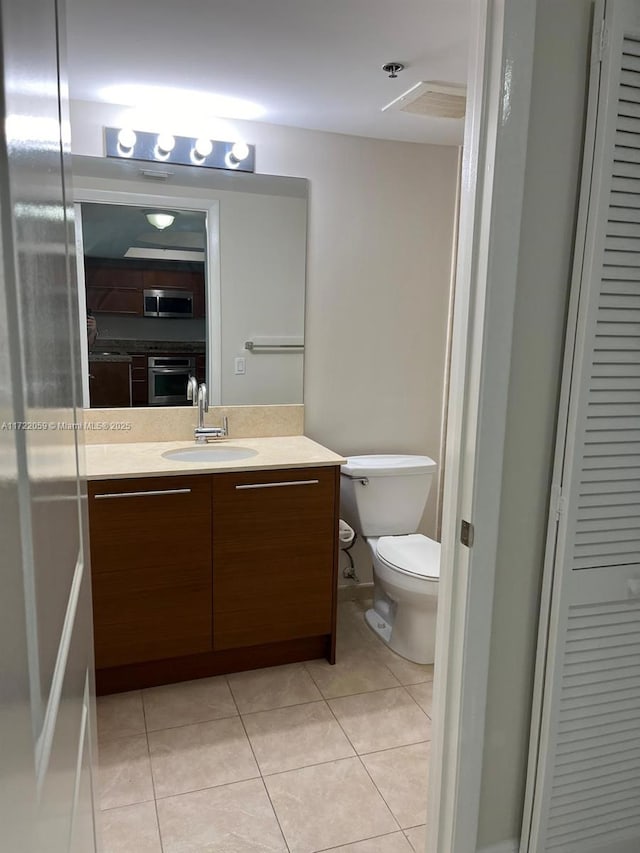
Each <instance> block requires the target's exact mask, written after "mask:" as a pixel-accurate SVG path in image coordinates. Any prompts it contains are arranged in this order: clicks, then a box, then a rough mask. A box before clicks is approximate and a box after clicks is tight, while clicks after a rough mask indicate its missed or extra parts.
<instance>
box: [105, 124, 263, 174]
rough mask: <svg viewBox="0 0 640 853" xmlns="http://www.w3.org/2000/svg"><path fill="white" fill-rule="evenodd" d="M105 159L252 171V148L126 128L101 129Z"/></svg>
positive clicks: (206, 139)
mask: <svg viewBox="0 0 640 853" xmlns="http://www.w3.org/2000/svg"><path fill="white" fill-rule="evenodd" d="M104 130H105V143H106V154H107V157H119V158H122V157H126V158H127V159H129V160H144V161H146V162H151V163H157V162H162V163H181V164H182V165H185V166H194V165H195V166H204V167H205V168H209V169H230V170H233V171H240V172H254V171H255V153H256V152H255V146H254V145H248V144H247V143H246V142H243V141H238V140H237V139H236V140H234V141H233V142H218V141H216V140H214V139H208V138H207V137H204V136H203V137H188V136H173V135H172V134H170V133H149V132H148V131H142V130H136V131H134V130H129V129H128V128H116V127H105V129H104Z"/></svg>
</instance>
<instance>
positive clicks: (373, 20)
mask: <svg viewBox="0 0 640 853" xmlns="http://www.w3.org/2000/svg"><path fill="white" fill-rule="evenodd" d="M67 15H68V32H69V39H68V40H69V44H68V52H69V79H70V88H71V96H72V97H73V98H77V99H81V100H88V101H105V102H107V103H118V104H126V105H129V106H137V107H142V106H144V103H140V101H141V100H142V101H148V100H149V96H145V94H144V93H141V92H140V90H139V89H138V90H137V91H136V90H134V89H132V88H131V87H134V86H137V87H140V86H153V87H158V88H159V89H160V90H163V89H165V88H170V89H172V90H174V93H175V90H176V89H178V90H185V89H186V90H189V92H191V93H194V92H195V93H199V94H200V95H202V96H206V95H207V94H211V93H213V94H218V95H227V96H233V97H236V98H243V99H247V100H249V101H251V102H254V103H257V104H259V105H260V106H262V107H263V108H264V115H263V116H262V117H261V118H260V120H261V121H266V122H270V123H272V124H283V125H291V126H294V127H304V128H311V129H316V130H327V131H333V132H338V133H348V134H357V135H361V136H370V137H375V138H380V139H397V140H404V141H411V142H431V143H437V144H459V143H460V142H461V140H462V124H463V122H462V120H453V119H437V118H425V117H423V116H416V115H410V114H405V113H399V112H396V111H389V112H385V113H383V112H381V108H382V107H383V106H385V105H386V104H387V103H389V101H391V100H393V99H394V98H396V97H397V96H398V95H400V94H402V93H403V92H405V91H406V90H407V89H409V88H410V87H411V86H413V85H414V84H416V83H418V82H419V81H421V80H440V81H445V82H451V83H465V81H466V66H467V40H468V32H467V30H468V20H469V0H103V2H101V3H99V2H97V0H68V2H67ZM390 61H399V62H402V63H404V64H405V65H406V69H405V71H403V72H402V73H401V74H400V75H399V76H398V79H396V80H391V79H389V78H388V77H387V75H386V74H385V73H384V72H383V71H382V70H381V66H382V65H383V64H384V63H385V62H390ZM108 87H128V91H125V92H124V94H123V92H122V90H121V91H117V92H114V91H111V92H105V89H107V88H108ZM182 101H183V103H185V102H186V97H185V98H183V99H182ZM178 108H179V103H178V104H174V103H172V102H171V100H170V98H169V97H168V95H165V96H164V97H163V98H162V109H163V110H164V112H165V116H166V113H167V111H171V110H173V109H178ZM191 108H192V109H194V110H202V111H203V112H206V111H207V109H208V107H207V106H206V104H198V102H197V101H196V100H194V101H193V102H192V107H191ZM232 117H233V116H232ZM235 117H236V118H239V117H240V116H235Z"/></svg>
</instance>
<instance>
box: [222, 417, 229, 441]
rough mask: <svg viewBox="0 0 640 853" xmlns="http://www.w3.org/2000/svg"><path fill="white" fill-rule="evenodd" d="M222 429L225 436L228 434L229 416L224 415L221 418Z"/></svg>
mask: <svg viewBox="0 0 640 853" xmlns="http://www.w3.org/2000/svg"><path fill="white" fill-rule="evenodd" d="M222 431H223V434H224V435H225V436H226V435H229V418H228V417H227V416H226V415H225V416H224V417H223V418H222Z"/></svg>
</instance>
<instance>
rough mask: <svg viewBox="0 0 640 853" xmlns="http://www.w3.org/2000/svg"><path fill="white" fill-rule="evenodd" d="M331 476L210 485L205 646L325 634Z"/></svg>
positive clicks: (278, 474) (228, 477)
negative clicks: (209, 635) (209, 629)
mask: <svg viewBox="0 0 640 853" xmlns="http://www.w3.org/2000/svg"><path fill="white" fill-rule="evenodd" d="M336 488H337V486H336V472H335V469H334V468H295V469H288V470H280V471H247V472H243V473H233V474H218V475H216V476H215V477H214V478H213V510H214V511H213V647H214V649H231V648H239V647H241V646H256V645H259V644H262V643H273V642H278V641H281V640H291V639H294V638H296V637H311V636H317V635H321V634H330V633H331V632H332V620H333V598H334V595H333V590H334V587H335V577H334V558H335V553H334V552H335V527H336Z"/></svg>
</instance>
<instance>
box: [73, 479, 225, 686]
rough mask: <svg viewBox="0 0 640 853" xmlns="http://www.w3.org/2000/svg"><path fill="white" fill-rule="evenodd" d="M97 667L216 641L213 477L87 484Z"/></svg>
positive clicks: (190, 651)
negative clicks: (213, 638)
mask: <svg viewBox="0 0 640 853" xmlns="http://www.w3.org/2000/svg"><path fill="white" fill-rule="evenodd" d="M89 529H90V539H91V575H92V584H93V618H94V634H95V657H96V669H97V670H100V669H105V668H110V667H117V666H123V665H125V664H133V663H139V662H142V661H152V660H159V659H166V658H174V657H178V656H181V655H189V654H194V653H197V652H205V651H208V650H209V649H210V648H211V479H210V478H209V477H200V476H195V477H181V476H177V477H145V478H138V479H127V480H97V481H93V482H90V483H89Z"/></svg>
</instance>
